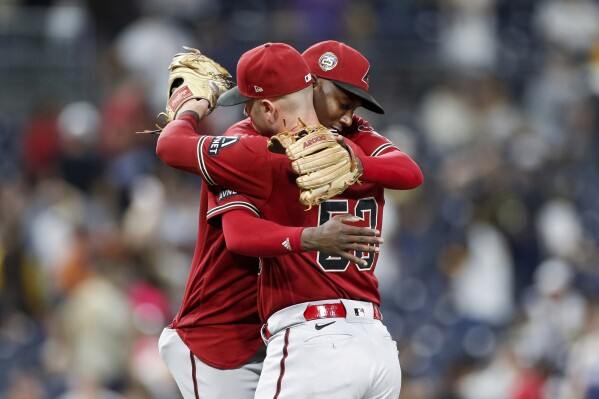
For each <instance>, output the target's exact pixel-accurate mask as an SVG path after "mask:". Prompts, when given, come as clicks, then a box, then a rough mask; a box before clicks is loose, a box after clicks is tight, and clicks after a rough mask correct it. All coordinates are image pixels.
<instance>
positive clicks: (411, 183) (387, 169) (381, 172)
mask: <svg viewBox="0 0 599 399" xmlns="http://www.w3.org/2000/svg"><path fill="white" fill-rule="evenodd" d="M352 127H353V129H352V130H351V131H349V132H348V133H347V136H346V143H347V144H348V145H349V146H350V147H352V149H354V153H355V154H356V155H357V156H358V158H359V159H360V161H361V162H362V166H363V168H364V171H363V173H362V176H361V178H362V180H364V181H367V182H370V183H375V184H380V185H382V186H383V187H385V188H389V189H393V190H409V189H413V188H416V187H418V186H420V185H421V184H422V182H423V180H424V177H423V175H422V171H421V170H420V168H419V167H418V165H417V164H416V162H414V160H412V158H410V157H409V156H408V155H407V154H406V153H404V152H402V151H400V150H399V148H397V147H395V146H394V145H393V144H392V143H391V142H390V141H389V140H388V139H387V138H386V137H383V136H381V135H380V134H378V133H377V132H376V131H374V129H372V127H371V126H370V124H368V122H367V121H365V120H364V119H362V118H360V117H359V116H357V115H354V120H353V124H352ZM354 146H357V147H358V148H359V149H356V148H355V147H354ZM362 154H363V155H362Z"/></svg>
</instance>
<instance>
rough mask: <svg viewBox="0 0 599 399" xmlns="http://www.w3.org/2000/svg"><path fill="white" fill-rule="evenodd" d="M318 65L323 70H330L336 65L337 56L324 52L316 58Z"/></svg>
mask: <svg viewBox="0 0 599 399" xmlns="http://www.w3.org/2000/svg"><path fill="white" fill-rule="evenodd" d="M318 65H319V66H320V69H322V70H323V71H325V72H326V71H330V70H331V69H333V68H335V67H336V66H337V56H336V55H335V54H333V53H331V52H326V53H324V54H323V55H321V56H320V58H319V59H318Z"/></svg>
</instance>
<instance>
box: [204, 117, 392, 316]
mask: <svg viewBox="0 0 599 399" xmlns="http://www.w3.org/2000/svg"><path fill="white" fill-rule="evenodd" d="M355 122H356V123H355V125H353V129H352V130H351V131H349V132H348V134H347V137H348V138H350V139H351V140H353V141H354V143H355V144H357V145H358V146H360V147H361V149H362V150H363V151H364V152H365V153H366V154H367V155H371V156H375V155H378V154H381V153H383V152H385V150H387V149H390V148H392V144H391V143H390V142H389V141H388V140H387V139H386V138H384V137H382V136H380V135H378V134H377V133H376V132H374V131H373V130H372V129H371V128H370V126H369V125H368V123H367V122H366V121H364V120H362V119H360V118H359V117H355ZM227 134H233V135H235V134H236V135H237V136H216V137H212V136H202V137H201V138H200V139H199V141H198V147H197V149H198V163H199V169H200V172H201V174H202V176H203V177H204V179H205V180H206V181H207V182H208V183H209V184H211V185H214V186H222V187H227V189H228V190H234V191H235V192H242V193H244V195H245V199H246V200H247V202H245V203H244V202H243V200H240V201H238V204H237V205H236V206H244V207H246V209H251V210H252V212H254V213H256V214H258V215H259V216H260V217H262V218H265V219H267V220H270V221H273V222H276V223H279V224H281V225H286V226H316V225H320V224H323V223H325V222H326V221H327V220H329V219H330V218H332V217H333V216H335V215H336V214H341V213H350V214H353V215H356V216H358V217H359V218H361V219H362V223H361V224H362V225H364V226H369V227H371V228H376V229H379V230H380V229H381V228H382V215H383V207H384V196H383V194H384V189H383V187H382V186H380V185H375V184H372V183H367V182H363V183H362V184H355V185H353V186H351V187H349V188H348V189H346V190H345V191H344V192H343V193H342V194H341V195H340V196H338V197H335V198H334V199H331V200H328V201H326V202H324V203H322V204H320V205H318V206H315V207H313V208H312V209H311V210H309V211H306V207H305V206H303V205H301V204H300V202H299V194H300V191H299V188H298V187H297V185H296V184H295V179H296V178H297V175H296V174H295V173H294V172H293V170H292V169H291V162H290V161H289V159H288V158H287V157H286V156H284V155H279V154H273V153H270V152H269V151H268V149H267V139H266V138H265V137H262V136H258V135H257V133H256V132H255V130H254V129H253V127H252V125H251V123H250V122H249V120H248V119H246V120H244V121H242V122H240V123H238V124H236V125H234V126H232V127H231V128H230V129H229V130H228V132H227ZM242 204H243V205H242ZM228 209H230V206H227V205H226V204H221V203H220V202H219V201H218V200H217V201H216V204H215V207H214V208H212V209H209V210H208V218H209V219H211V218H215V217H217V216H218V215H220V214H222V213H223V212H226V211H227V210H228ZM256 234H257V235H260V232H259V231H257V232H256ZM281 245H282V246H283V247H287V246H288V245H289V243H288V242H286V241H283V242H281ZM357 256H359V257H362V258H363V259H365V260H367V262H368V264H367V266H357V265H356V264H354V263H351V262H349V261H348V260H345V259H342V258H336V257H331V256H327V255H325V254H322V253H320V252H307V253H292V252H291V251H290V253H289V254H287V255H284V256H279V257H272V258H263V259H262V269H261V274H260V277H259V288H258V309H259V312H260V316H261V319H262V320H263V321H265V320H266V319H267V318H268V317H269V316H270V315H271V314H273V313H274V312H276V311H278V310H280V309H283V308H285V307H287V306H291V305H294V304H297V303H301V302H308V301H316V300H322V299H332V298H347V299H355V300H363V301H369V302H373V303H376V304H380V295H379V292H378V282H377V279H376V277H375V276H374V268H375V265H376V258H377V255H376V254H372V253H358V254H357Z"/></svg>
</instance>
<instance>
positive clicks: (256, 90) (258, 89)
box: [254, 85, 264, 93]
mask: <svg viewBox="0 0 599 399" xmlns="http://www.w3.org/2000/svg"><path fill="white" fill-rule="evenodd" d="M254 91H255V92H256V93H261V92H263V91H264V89H263V88H262V87H260V86H256V85H254Z"/></svg>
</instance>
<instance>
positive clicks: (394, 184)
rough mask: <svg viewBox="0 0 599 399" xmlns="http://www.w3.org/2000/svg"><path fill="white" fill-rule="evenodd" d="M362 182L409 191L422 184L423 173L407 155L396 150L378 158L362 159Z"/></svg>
mask: <svg viewBox="0 0 599 399" xmlns="http://www.w3.org/2000/svg"><path fill="white" fill-rule="evenodd" d="M360 161H362V166H363V168H364V171H363V172H362V177H361V178H362V180H364V181H367V182H371V183H376V184H380V185H382V186H383V187H385V188H390V189H393V190H409V189H412V188H416V187H418V186H419V185H421V184H422V182H423V180H424V177H423V176H422V171H421V170H420V168H419V167H418V165H417V164H416V162H414V161H413V160H412V159H411V158H410V157H409V156H408V155H407V154H405V153H403V152H401V151H399V150H394V151H392V152H389V153H386V154H383V155H379V156H376V157H371V156H363V157H360Z"/></svg>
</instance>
